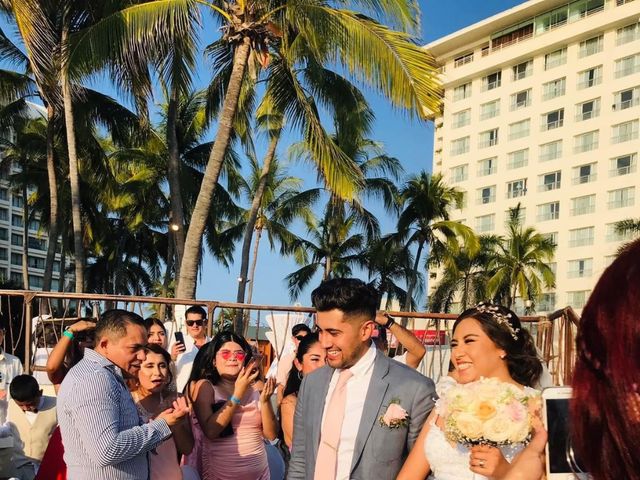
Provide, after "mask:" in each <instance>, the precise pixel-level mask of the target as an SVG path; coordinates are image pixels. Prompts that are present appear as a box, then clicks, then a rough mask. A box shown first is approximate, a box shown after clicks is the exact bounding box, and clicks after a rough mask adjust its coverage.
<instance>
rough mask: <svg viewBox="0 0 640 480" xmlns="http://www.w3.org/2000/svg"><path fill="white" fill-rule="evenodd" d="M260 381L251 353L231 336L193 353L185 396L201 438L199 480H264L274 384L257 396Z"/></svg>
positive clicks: (271, 381)
mask: <svg viewBox="0 0 640 480" xmlns="http://www.w3.org/2000/svg"><path fill="white" fill-rule="evenodd" d="M259 375H260V369H259V365H258V364H257V363H256V362H255V361H254V359H253V358H252V351H251V347H250V346H249V344H248V343H247V341H246V340H245V339H244V338H242V337H240V336H238V335H236V334H235V333H233V332H226V331H225V332H220V333H218V334H217V335H216V336H215V337H214V338H213V340H212V341H211V342H209V343H208V344H206V345H205V346H204V347H203V348H202V349H200V351H199V352H198V354H197V356H196V359H195V361H194V368H193V369H192V371H191V376H190V377H189V381H188V383H187V396H188V397H189V400H190V402H191V404H192V408H193V411H194V413H195V417H196V419H197V424H198V428H200V429H201V431H202V433H203V437H202V440H201V445H200V459H201V461H202V465H201V477H202V480H269V465H268V462H267V453H266V450H265V445H264V441H263V438H265V439H267V440H269V441H273V440H275V438H276V436H277V429H278V427H277V422H276V418H275V414H274V412H273V407H272V406H271V402H270V398H271V395H272V394H273V392H274V390H275V379H269V380H267V381H266V382H265V384H264V387H263V388H262V391H261V392H260V391H259V390H258V388H257V386H256V385H255V382H256V380H257V379H258V377H259Z"/></svg>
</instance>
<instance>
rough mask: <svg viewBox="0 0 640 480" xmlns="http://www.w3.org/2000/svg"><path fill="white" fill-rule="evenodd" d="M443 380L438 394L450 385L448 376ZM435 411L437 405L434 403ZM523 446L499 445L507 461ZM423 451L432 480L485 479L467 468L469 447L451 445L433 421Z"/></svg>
mask: <svg viewBox="0 0 640 480" xmlns="http://www.w3.org/2000/svg"><path fill="white" fill-rule="evenodd" d="M443 380H444V381H443V382H442V384H441V382H438V385H437V386H436V390H437V392H438V395H439V396H442V394H443V393H444V392H445V391H446V389H447V387H449V386H451V384H452V382H453V384H455V381H453V380H452V379H451V378H450V377H445V379H443ZM435 408H436V413H438V406H437V403H436V407H435ZM523 448H524V445H523V444H515V445H507V446H504V447H500V450H501V451H502V455H504V458H506V459H507V460H508V461H509V462H511V461H512V460H513V458H514V457H515V456H516V455H517V454H518V453H519V452H520V451H521V450H522V449H523ZM424 453H425V456H426V457H427V460H428V461H429V465H430V467H431V472H432V475H431V477H429V478H430V479H431V478H432V479H434V480H485V479H486V478H487V477H485V476H483V475H480V474H478V473H476V474H475V477H474V473H473V472H472V471H471V470H469V449H468V448H467V447H465V446H463V445H460V444H454V445H452V444H451V443H450V442H449V441H448V440H447V438H446V437H445V435H444V432H443V431H442V430H440V427H438V425H436V424H435V422H434V421H431V422H430V428H429V432H428V433H427V436H426V438H425V442H424Z"/></svg>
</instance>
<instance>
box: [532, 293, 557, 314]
mask: <svg viewBox="0 0 640 480" xmlns="http://www.w3.org/2000/svg"><path fill="white" fill-rule="evenodd" d="M555 309H556V294H555V293H543V294H542V295H540V300H538V304H537V305H536V311H538V312H553V311H555Z"/></svg>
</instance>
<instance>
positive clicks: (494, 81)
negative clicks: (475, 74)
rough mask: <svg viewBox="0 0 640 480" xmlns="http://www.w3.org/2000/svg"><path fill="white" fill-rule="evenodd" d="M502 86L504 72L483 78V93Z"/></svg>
mask: <svg viewBox="0 0 640 480" xmlns="http://www.w3.org/2000/svg"><path fill="white" fill-rule="evenodd" d="M501 84H502V72H501V71H497V72H493V73H490V74H489V75H487V76H486V77H483V78H482V91H483V92H485V91H487V90H494V89H496V88H498V87H499V86H500V85H501Z"/></svg>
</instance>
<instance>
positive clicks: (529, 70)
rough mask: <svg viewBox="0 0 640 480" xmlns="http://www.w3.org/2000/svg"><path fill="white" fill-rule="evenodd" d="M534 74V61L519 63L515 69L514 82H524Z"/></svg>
mask: <svg viewBox="0 0 640 480" xmlns="http://www.w3.org/2000/svg"><path fill="white" fill-rule="evenodd" d="M532 74H533V60H527V61H526V62H522V63H519V64H518V65H516V66H514V67H513V77H512V78H513V81H517V80H522V79H523V78H527V77H529V76H531V75H532Z"/></svg>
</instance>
